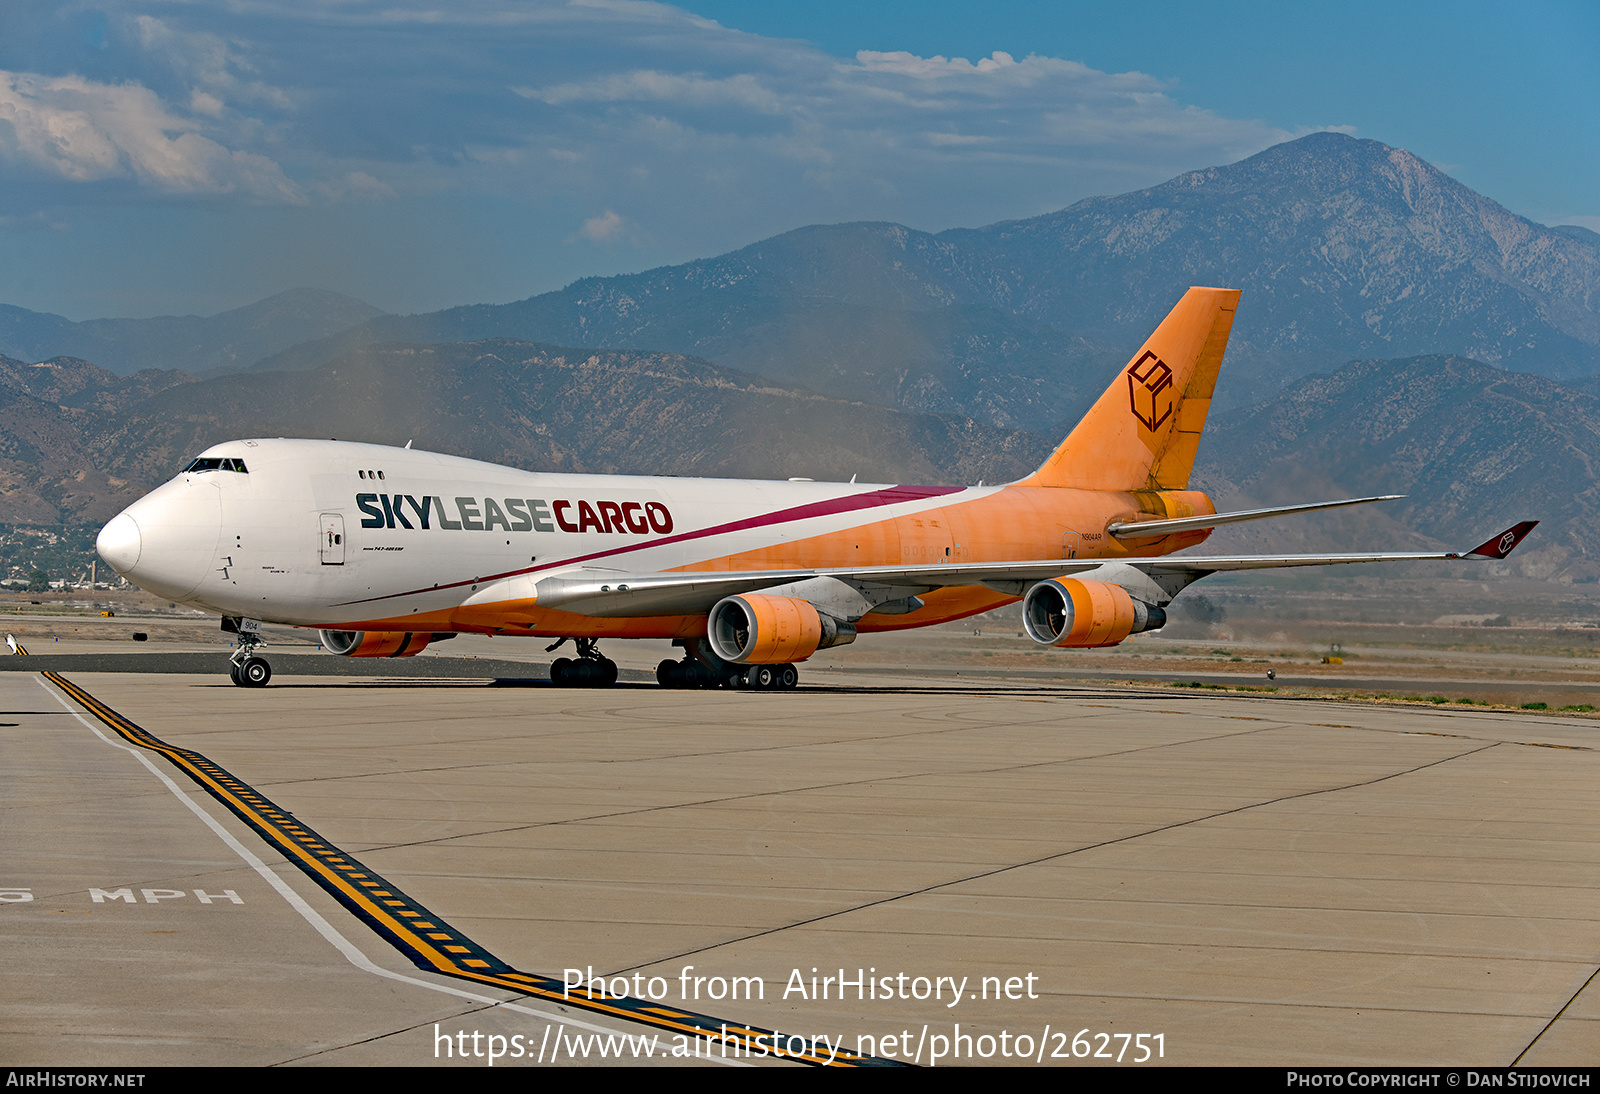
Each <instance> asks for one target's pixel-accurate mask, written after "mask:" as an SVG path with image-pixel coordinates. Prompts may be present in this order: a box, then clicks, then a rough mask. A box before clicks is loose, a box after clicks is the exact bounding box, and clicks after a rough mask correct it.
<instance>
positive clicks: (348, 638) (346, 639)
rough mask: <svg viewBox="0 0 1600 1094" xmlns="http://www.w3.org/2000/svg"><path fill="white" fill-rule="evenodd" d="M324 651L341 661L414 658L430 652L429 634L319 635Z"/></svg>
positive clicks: (414, 632)
mask: <svg viewBox="0 0 1600 1094" xmlns="http://www.w3.org/2000/svg"><path fill="white" fill-rule="evenodd" d="M317 633H318V634H319V635H320V636H321V638H322V647H323V649H325V650H327V651H328V652H329V653H336V654H338V655H339V656H340V657H414V656H415V655H417V654H419V653H421V652H422V651H423V650H425V649H427V648H428V642H429V641H430V640H431V639H432V638H433V635H432V633H430V632H428V631H318V632H317Z"/></svg>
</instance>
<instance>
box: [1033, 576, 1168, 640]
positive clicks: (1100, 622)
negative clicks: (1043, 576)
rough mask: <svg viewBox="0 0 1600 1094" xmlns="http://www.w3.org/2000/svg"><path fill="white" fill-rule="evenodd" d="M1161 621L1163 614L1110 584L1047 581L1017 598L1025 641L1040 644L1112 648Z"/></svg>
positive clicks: (1070, 579)
mask: <svg viewBox="0 0 1600 1094" xmlns="http://www.w3.org/2000/svg"><path fill="white" fill-rule="evenodd" d="M1166 622H1167V613H1166V612H1164V611H1162V610H1161V609H1160V608H1153V607H1151V606H1150V605H1148V604H1145V603H1143V602H1142V601H1138V600H1135V599H1134V598H1133V597H1131V596H1129V595H1128V590H1126V589H1124V588H1123V587H1122V586H1121V585H1113V584H1111V583H1110V582H1109V581H1081V580H1079V579H1078V578H1075V577H1056V578H1051V579H1050V580H1049V581H1041V582H1039V584H1037V585H1035V586H1034V587H1033V588H1031V589H1029V590H1028V595H1027V596H1025V597H1023V600H1022V624H1023V626H1024V627H1025V628H1026V629H1027V631H1028V637H1030V638H1032V639H1033V640H1034V641H1035V642H1038V643H1039V644H1041V645H1045V646H1069V647H1073V648H1076V649H1092V648H1094V647H1096V646H1115V645H1116V644H1117V643H1118V642H1121V641H1122V640H1123V639H1124V638H1126V637H1128V635H1130V634H1137V633H1138V632H1139V631H1148V630H1154V629H1156V628H1157V627H1161V626H1164V625H1165V624H1166Z"/></svg>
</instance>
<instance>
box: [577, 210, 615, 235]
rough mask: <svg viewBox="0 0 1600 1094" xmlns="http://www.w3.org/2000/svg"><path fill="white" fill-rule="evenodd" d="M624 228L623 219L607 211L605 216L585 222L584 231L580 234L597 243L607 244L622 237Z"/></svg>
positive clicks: (591, 218)
mask: <svg viewBox="0 0 1600 1094" xmlns="http://www.w3.org/2000/svg"><path fill="white" fill-rule="evenodd" d="M623 227H624V224H623V220H622V218H621V217H620V216H618V215H617V214H616V213H614V212H612V211H611V210H610V209H607V210H606V211H605V214H604V215H603V216H597V217H590V218H589V219H588V220H586V221H584V222H583V229H582V230H581V231H580V232H579V233H578V234H579V235H581V236H582V237H583V238H584V239H587V240H590V241H592V242H595V243H606V242H609V241H610V240H613V239H616V238H617V237H618V236H620V235H621V234H622V229H623Z"/></svg>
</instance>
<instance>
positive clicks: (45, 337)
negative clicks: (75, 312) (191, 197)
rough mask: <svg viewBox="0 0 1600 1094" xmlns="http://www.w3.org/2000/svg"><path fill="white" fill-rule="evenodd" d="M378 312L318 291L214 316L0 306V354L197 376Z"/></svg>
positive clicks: (123, 372) (252, 360)
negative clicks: (109, 315) (90, 314)
mask: <svg viewBox="0 0 1600 1094" xmlns="http://www.w3.org/2000/svg"><path fill="white" fill-rule="evenodd" d="M382 314H383V313H382V311H380V310H379V309H378V308H375V307H373V306H372V305H371V304H367V303H364V302H362V301H360V300H357V299H355V298H354V297H350V296H345V295H343V294H341V293H335V292H326V291H324V290H322V289H290V290H289V291H288V292H281V293H278V294H277V295H276V296H269V297H268V298H267V299H265V300H258V301H257V302H256V303H254V304H247V305H245V306H244V307H242V308H235V309H233V310H232V311H225V312H222V313H221V314H219V315H211V316H198V315H161V316H156V317H155V318H154V319H86V320H83V321H82V322H76V323H75V322H73V321H72V320H70V319H66V318H63V317H62V316H59V315H52V314H50V313H48V312H36V311H29V310H28V309H26V308H18V307H14V306H12V305H9V304H0V354H4V355H5V356H8V357H13V358H20V359H22V360H25V361H43V360H45V359H47V358H51V357H77V358H82V359H85V360H89V361H93V362H95V363H96V364H98V365H100V366H101V367H102V368H105V369H107V370H109V371H111V372H114V373H117V374H119V375H124V376H126V375H128V374H130V373H134V372H138V371H140V370H141V369H147V368H155V369H180V370H184V371H187V372H192V373H202V372H211V371H215V370H218V369H229V368H242V367H244V366H247V365H251V364H254V363H255V362H257V361H259V360H260V359H261V358H263V357H268V356H271V355H272V354H275V353H279V352H282V351H283V350H285V349H288V348H289V347H291V346H295V345H298V344H300V343H302V342H305V341H307V340H309V339H314V338H321V337H324V336H326V335H330V334H334V333H336V332H338V331H342V330H346V329H348V328H350V327H352V326H355V325H357V324H359V323H363V322H365V321H366V320H368V319H371V318H373V317H374V316H377V315H382Z"/></svg>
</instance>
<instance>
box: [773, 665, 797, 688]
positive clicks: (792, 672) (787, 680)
mask: <svg viewBox="0 0 1600 1094" xmlns="http://www.w3.org/2000/svg"><path fill="white" fill-rule="evenodd" d="M799 683H800V670H799V669H797V668H795V667H794V666H793V665H784V666H783V667H782V668H780V669H779V670H778V686H779V687H780V688H783V689H784V690H785V691H788V690H789V689H790V688H792V687H794V686H796V685H797V684H799Z"/></svg>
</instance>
